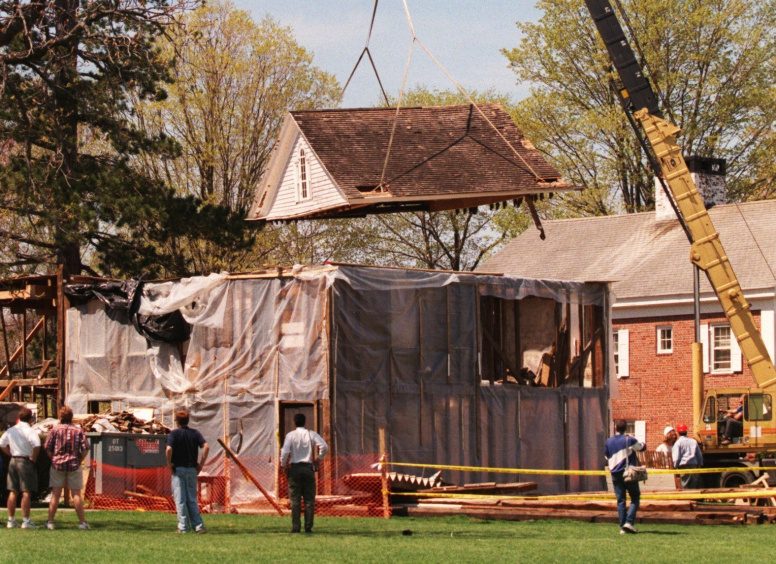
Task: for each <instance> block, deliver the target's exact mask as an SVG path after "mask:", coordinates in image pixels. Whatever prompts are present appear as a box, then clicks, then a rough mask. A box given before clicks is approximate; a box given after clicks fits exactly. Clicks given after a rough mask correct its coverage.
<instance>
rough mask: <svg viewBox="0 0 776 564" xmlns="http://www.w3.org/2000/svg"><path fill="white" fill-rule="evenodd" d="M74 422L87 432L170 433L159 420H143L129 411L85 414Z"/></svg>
mask: <svg viewBox="0 0 776 564" xmlns="http://www.w3.org/2000/svg"><path fill="white" fill-rule="evenodd" d="M75 422H76V423H77V424H79V425H81V428H82V429H83V430H84V431H86V432H87V433H134V434H144V435H148V434H150V435H167V434H168V433H170V428H169V427H167V426H166V425H164V424H162V423H160V422H159V421H156V420H154V419H151V420H149V421H145V420H143V419H139V418H138V417H136V416H135V415H134V414H132V413H130V412H129V411H115V412H111V413H100V414H99V415H87V416H83V417H80V418H78V419H76V420H75Z"/></svg>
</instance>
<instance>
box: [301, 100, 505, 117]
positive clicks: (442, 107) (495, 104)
mask: <svg viewBox="0 0 776 564" xmlns="http://www.w3.org/2000/svg"><path fill="white" fill-rule="evenodd" d="M474 105H476V106H477V107H480V108H501V109H503V108H504V107H503V105H501V104H499V103H498V102H486V103H482V104H452V105H450V104H447V105H445V104H442V105H437V106H399V110H400V111H413V110H453V109H462V108H470V107H472V106H474ZM396 108H397V107H396V106H382V107H367V108H323V109H318V110H289V113H290V114H292V115H293V114H320V113H323V112H333V113H334V112H387V111H392V112H395V111H396ZM504 111H506V110H504Z"/></svg>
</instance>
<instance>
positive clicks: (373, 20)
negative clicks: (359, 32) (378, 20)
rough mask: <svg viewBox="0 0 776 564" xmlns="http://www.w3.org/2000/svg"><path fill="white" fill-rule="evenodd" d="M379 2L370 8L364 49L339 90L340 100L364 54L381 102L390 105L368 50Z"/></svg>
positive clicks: (376, 1)
mask: <svg viewBox="0 0 776 564" xmlns="http://www.w3.org/2000/svg"><path fill="white" fill-rule="evenodd" d="M379 1H380V0H375V2H374V5H373V6H372V19H371V21H370V22H369V32H368V33H367V35H366V43H365V44H364V48H363V49H362V50H361V54H360V55H359V56H358V60H356V64H355V65H354V66H353V70H352V71H350V76H348V79H347V80H346V81H345V86H343V87H342V90H340V98H342V97H343V96H344V95H345V90H347V89H348V85H349V84H350V81H351V80H352V79H353V75H354V74H356V69H358V65H360V64H361V60H362V59H363V58H364V54H366V56H367V57H368V58H369V64H370V65H372V70H373V71H374V73H375V78H377V84H378V85H379V86H380V92H381V93H382V95H383V100H385V105H386V106H388V105H390V103H389V102H388V95H387V94H386V93H385V88H383V81H382V80H380V73H379V72H377V66H376V65H375V61H374V59H373V58H372V52H371V51H370V50H369V42H370V41H371V40H372V30H373V29H374V27H375V16H376V15H377V4H378V3H379Z"/></svg>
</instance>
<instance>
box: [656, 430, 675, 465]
mask: <svg viewBox="0 0 776 564" xmlns="http://www.w3.org/2000/svg"><path fill="white" fill-rule="evenodd" d="M676 439H677V434H676V429H674V428H673V427H671V425H666V427H665V429H663V442H662V443H660V444H659V445H658V447H657V448H656V449H655V452H656V453H658V454H662V455H663V456H664V457H665V458H666V459H668V460H671V449H672V448H673V447H674V443H675V442H676Z"/></svg>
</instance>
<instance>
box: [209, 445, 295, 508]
mask: <svg viewBox="0 0 776 564" xmlns="http://www.w3.org/2000/svg"><path fill="white" fill-rule="evenodd" d="M218 444H219V445H221V448H222V449H224V452H225V453H226V454H227V455H228V456H229V458H231V459H232V461H234V463H235V464H236V465H237V467H238V468H239V469H240V472H242V473H243V476H245V477H246V478H247V479H248V480H249V481H250V482H251V483H252V484H253V485H254V486H256V487H257V488H258V490H259V491H260V492H261V493H262V495H264V497H265V498H266V499H267V501H269V502H270V504H271V505H272V507H274V508H275V510H276V511H277V512H278V514H280V515H281V516H283V510H282V509H281V508H280V505H278V503H277V501H275V500H274V499H273V498H272V496H271V495H269V492H268V491H267V490H265V489H264V486H262V485H261V482H259V481H258V480H257V479H256V477H255V476H254V475H253V474H251V472H250V470H248V468H246V466H245V464H243V463H242V461H241V460H240V459H239V458H237V455H236V454H235V453H233V452H232V449H230V448H229V447H228V446H227V445H226V443H224V441H223V439H218Z"/></svg>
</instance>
